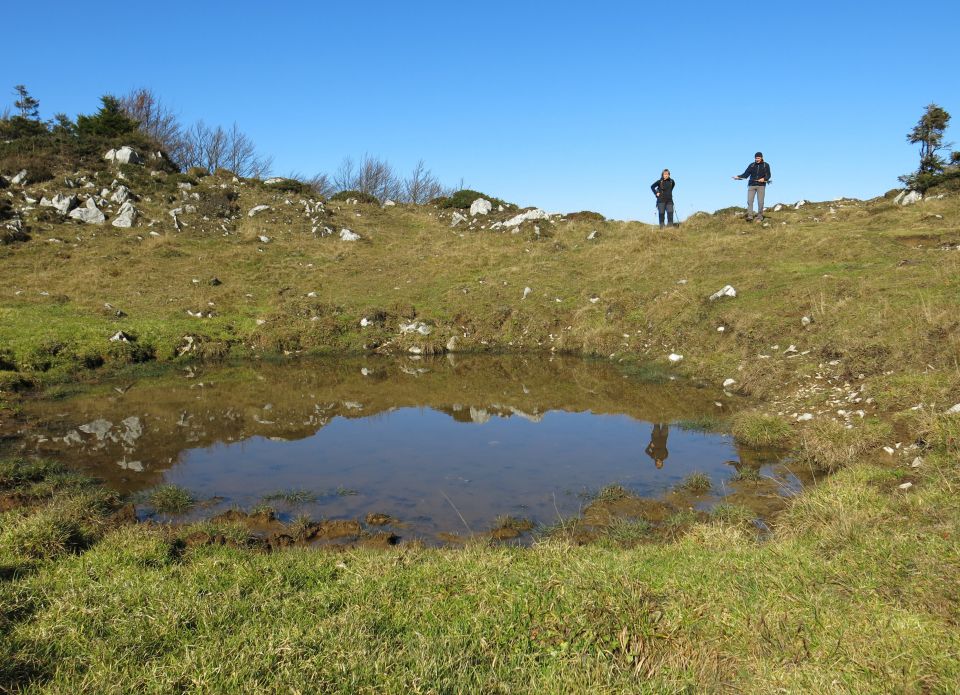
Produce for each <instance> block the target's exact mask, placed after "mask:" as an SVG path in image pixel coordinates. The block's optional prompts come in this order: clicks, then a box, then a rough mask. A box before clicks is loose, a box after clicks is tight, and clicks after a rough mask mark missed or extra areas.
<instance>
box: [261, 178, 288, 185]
mask: <svg viewBox="0 0 960 695" xmlns="http://www.w3.org/2000/svg"><path fill="white" fill-rule="evenodd" d="M284 181H286V179H285V178H283V177H282V176H274V177H273V178H269V179H267V180H266V181H264V183H265V184H267V185H270V184H274V183H283V182H284Z"/></svg>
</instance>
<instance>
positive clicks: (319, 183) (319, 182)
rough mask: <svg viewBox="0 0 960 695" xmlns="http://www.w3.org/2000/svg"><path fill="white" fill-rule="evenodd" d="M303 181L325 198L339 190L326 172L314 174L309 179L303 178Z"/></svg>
mask: <svg viewBox="0 0 960 695" xmlns="http://www.w3.org/2000/svg"><path fill="white" fill-rule="evenodd" d="M303 182H304V183H305V184H307V185H308V186H310V188H312V189H313V190H314V191H315V192H316V194H317V195H319V196H321V197H323V198H329V197H330V196H332V195H333V194H334V193H336V192H337V191H336V187H335V186H334V185H333V181H331V180H330V177H329V176H327V175H326V174H314V175H313V176H311V177H310V178H308V179H303Z"/></svg>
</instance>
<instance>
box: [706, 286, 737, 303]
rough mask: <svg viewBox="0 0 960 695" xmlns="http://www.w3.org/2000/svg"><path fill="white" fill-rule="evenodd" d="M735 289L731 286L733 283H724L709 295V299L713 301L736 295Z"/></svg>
mask: <svg viewBox="0 0 960 695" xmlns="http://www.w3.org/2000/svg"><path fill="white" fill-rule="evenodd" d="M736 296H737V291H736V290H735V289H734V288H733V285H724V286H723V287H721V288H720V289H719V290H717V291H716V292H714V293H713V294H711V295H710V301H711V302H712V301H715V300H717V299H720V298H722V297H736Z"/></svg>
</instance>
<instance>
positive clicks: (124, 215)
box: [110, 200, 137, 227]
mask: <svg viewBox="0 0 960 695" xmlns="http://www.w3.org/2000/svg"><path fill="white" fill-rule="evenodd" d="M136 221H137V209H136V208H135V207H133V203H131V202H130V201H129V200H127V201H125V202H124V203H123V205H121V206H120V212H119V213H117V216H116V217H115V218H113V222H111V223H110V224H111V225H112V226H114V227H132V226H133V224H134V222H136Z"/></svg>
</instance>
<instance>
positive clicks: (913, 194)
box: [893, 191, 923, 206]
mask: <svg viewBox="0 0 960 695" xmlns="http://www.w3.org/2000/svg"><path fill="white" fill-rule="evenodd" d="M921 200H923V194H922V193H920V192H919V191H900V193H899V194H898V195H897V197H896V198H894V199H893V202H894V203H895V204H896V205H900V206H906V205H913V204H914V203H919V202H920V201H921Z"/></svg>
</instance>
